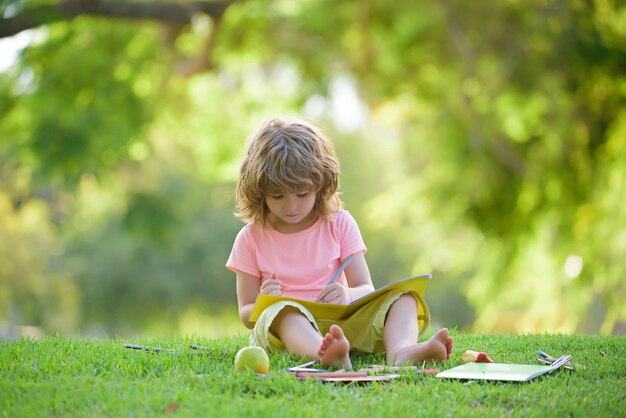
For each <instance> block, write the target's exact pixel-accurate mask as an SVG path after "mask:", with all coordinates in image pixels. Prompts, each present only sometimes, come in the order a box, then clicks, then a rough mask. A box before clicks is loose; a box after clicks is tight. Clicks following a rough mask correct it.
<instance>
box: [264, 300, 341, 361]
mask: <svg viewBox="0 0 626 418" xmlns="http://www.w3.org/2000/svg"><path fill="white" fill-rule="evenodd" d="M271 330H272V332H273V333H275V334H277V335H278V336H279V337H280V339H281V341H282V342H283V343H284V344H285V348H286V349H287V351H288V352H290V353H291V354H295V355H299V356H305V357H309V358H312V359H316V360H319V361H320V363H322V364H323V365H324V366H339V367H344V368H350V367H352V366H351V363H350V357H349V351H350V343H349V342H348V340H347V339H346V337H345V336H344V334H343V331H342V329H341V328H339V327H338V326H337V325H332V326H331V328H330V331H329V332H328V333H327V334H326V336H324V337H323V338H322V336H321V335H320V334H319V333H318V332H317V331H316V330H315V328H314V327H313V325H311V323H310V322H309V320H308V318H307V317H306V316H304V315H303V314H302V312H300V311H299V310H297V309H295V308H291V307H287V308H285V309H283V310H282V311H281V312H280V313H279V314H278V316H277V317H276V319H274V322H273V323H272V326H271Z"/></svg>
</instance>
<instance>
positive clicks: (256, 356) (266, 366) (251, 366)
mask: <svg viewBox="0 0 626 418" xmlns="http://www.w3.org/2000/svg"><path fill="white" fill-rule="evenodd" d="M235 370H237V371H238V372H244V371H253V372H254V373H259V374H267V372H269V371H270V359H269V357H268V356H267V353H266V352H265V350H263V349H262V348H261V347H244V348H242V349H241V350H239V352H238V353H237V355H236V356H235Z"/></svg>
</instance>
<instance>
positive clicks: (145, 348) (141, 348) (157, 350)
mask: <svg viewBox="0 0 626 418" xmlns="http://www.w3.org/2000/svg"><path fill="white" fill-rule="evenodd" d="M124 347H125V348H131V349H133V350H146V351H155V352H156V353H157V354H159V353H161V352H163V351H165V352H167V353H177V352H178V351H176V350H169V349H166V348H161V347H148V346H145V345H139V344H124Z"/></svg>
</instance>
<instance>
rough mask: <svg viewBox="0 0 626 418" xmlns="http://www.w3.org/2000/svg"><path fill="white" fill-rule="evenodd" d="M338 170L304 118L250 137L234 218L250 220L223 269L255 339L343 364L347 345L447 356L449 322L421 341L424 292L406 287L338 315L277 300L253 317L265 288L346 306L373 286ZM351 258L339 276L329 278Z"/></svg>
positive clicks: (395, 355)
mask: <svg viewBox="0 0 626 418" xmlns="http://www.w3.org/2000/svg"><path fill="white" fill-rule="evenodd" d="M339 174H340V170H339V163H338V161H337V158H336V157H335V152H334V149H333V146H332V144H331V142H330V141H329V139H328V138H327V137H326V136H325V135H324V134H323V133H322V132H321V130H320V129H319V128H317V127H316V126H314V125H312V124H309V123H307V122H305V121H302V120H284V119H279V118H274V119H270V120H268V121H267V122H265V123H264V124H262V126H261V127H260V128H259V129H258V130H257V131H256V132H255V133H254V134H253V135H252V136H251V137H250V138H249V140H248V145H247V153H246V156H245V159H244V161H243V163H242V165H241V171H240V176H239V181H238V183H237V189H236V198H237V209H238V212H237V215H238V216H239V217H240V218H241V219H242V220H244V221H245V222H246V223H247V224H246V225H245V226H244V227H243V228H242V229H241V231H240V232H239V234H238V235H237V237H236V239H235V243H234V245H233V248H232V251H231V254H230V257H229V259H228V262H227V264H226V266H227V267H228V268H229V269H231V270H232V271H234V272H235V274H236V279H237V302H238V305H239V316H240V318H241V321H242V322H243V323H244V325H245V326H246V327H248V328H250V329H252V335H251V337H250V340H251V341H250V342H251V344H252V345H258V346H261V347H263V348H264V349H265V350H267V351H270V352H272V351H280V350H287V351H288V352H290V353H292V354H295V355H300V356H305V357H308V358H311V359H314V360H319V361H320V363H321V364H323V365H324V366H336V367H344V368H350V367H351V362H350V352H351V351H353V352H358V353H380V352H385V353H386V359H387V363H388V364H389V365H400V364H403V363H407V362H411V363H414V364H418V365H421V364H422V363H424V362H429V361H444V360H446V359H448V358H449V357H450V353H452V349H453V340H452V338H451V337H450V336H449V334H448V330H447V329H446V328H443V329H441V330H439V331H438V332H437V333H435V334H434V336H433V337H432V338H431V339H430V340H428V341H425V342H420V343H418V342H417V341H418V335H419V334H418V333H419V329H418V303H420V302H419V301H420V300H423V299H422V298H421V295H416V294H415V293H413V292H409V291H402V290H399V291H392V292H388V293H386V294H384V295H382V296H381V297H379V298H376V299H374V300H373V301H371V302H369V303H368V304H367V305H365V306H364V307H362V308H361V309H359V310H358V311H356V312H355V313H354V314H353V315H352V316H350V317H349V318H346V319H345V320H342V321H330V320H327V319H325V318H314V317H313V315H311V313H310V312H309V311H308V310H307V309H306V308H305V307H304V306H302V305H301V304H299V303H297V302H293V301H280V302H277V303H275V304H274V305H271V306H270V307H268V308H266V309H265V310H264V311H263V312H262V314H261V315H260V317H259V319H258V320H257V322H256V323H251V322H250V320H249V318H250V313H251V310H252V307H253V305H254V302H255V299H256V297H257V295H258V294H259V293H263V294H268V295H284V296H288V297H292V298H297V299H304V300H313V301H318V302H322V303H334V304H349V303H350V302H351V301H353V300H355V299H357V298H359V297H361V296H363V295H366V294H368V293H370V292H372V291H374V286H373V285H372V279H371V277H370V272H369V269H368V266H367V263H366V260H365V256H364V254H365V252H366V247H365V244H364V242H363V239H362V237H361V233H360V231H359V227H358V225H357V223H356V222H355V220H354V219H353V217H352V216H351V215H350V213H349V212H347V211H345V210H343V204H342V202H341V200H340V198H339V194H338V186H339ZM348 256H352V260H351V262H350V263H349V264H348V265H347V267H346V268H345V270H344V272H343V273H342V274H341V276H340V278H339V279H338V280H337V281H335V282H334V283H332V284H327V283H328V281H329V278H330V277H332V276H333V273H335V272H336V271H337V270H338V269H339V266H340V265H341V263H342V262H343V261H344V260H345V259H346V258H347V257H348Z"/></svg>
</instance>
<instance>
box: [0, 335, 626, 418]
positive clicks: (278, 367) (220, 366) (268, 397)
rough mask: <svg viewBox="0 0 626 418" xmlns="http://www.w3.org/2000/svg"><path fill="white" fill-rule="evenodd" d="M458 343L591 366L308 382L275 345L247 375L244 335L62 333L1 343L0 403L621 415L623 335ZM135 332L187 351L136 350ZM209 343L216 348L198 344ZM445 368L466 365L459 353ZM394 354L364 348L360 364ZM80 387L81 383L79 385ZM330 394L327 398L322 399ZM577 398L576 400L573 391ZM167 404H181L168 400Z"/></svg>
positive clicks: (202, 410) (512, 359)
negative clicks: (237, 365) (480, 376)
mask: <svg viewBox="0 0 626 418" xmlns="http://www.w3.org/2000/svg"><path fill="white" fill-rule="evenodd" d="M454 336H455V341H456V347H457V351H458V353H460V352H462V351H463V350H465V349H479V350H485V351H487V353H488V354H489V355H490V356H491V357H492V358H494V359H495V360H496V361H498V362H508V363H518V364H532V363H534V362H535V359H536V358H537V354H536V350H537V349H542V350H544V351H546V352H548V353H551V354H553V355H556V354H564V353H568V354H571V355H572V356H573V358H574V361H575V362H576V363H578V364H580V365H581V366H582V367H581V368H580V369H579V370H577V371H575V372H568V371H565V370H559V371H556V372H553V373H552V374H550V375H546V376H542V377H539V378H536V379H534V380H532V381H530V382H528V383H519V384H510V383H494V382H474V383H471V384H470V383H466V382H463V381H454V380H444V379H439V378H436V377H434V376H432V375H423V374H416V373H413V372H401V377H400V378H399V379H397V380H395V381H392V382H384V383H372V384H366V385H359V384H347V385H343V384H324V383H319V382H315V381H298V380H296V379H295V378H294V377H292V376H290V375H289V374H288V373H287V372H286V369H287V368H288V367H292V366H295V365H297V364H301V363H302V362H303V360H302V359H299V358H296V357H292V356H288V355H285V354H271V355H270V362H271V366H270V373H269V374H268V376H267V377H258V376H255V375H253V374H251V373H237V372H236V371H235V369H234V364H233V363H234V358H235V354H236V353H237V351H238V350H239V349H240V348H242V347H243V346H245V345H246V344H247V342H246V338H245V337H243V336H237V337H228V338H221V339H212V340H206V339H204V338H197V337H193V336H188V337H185V338H171V337H169V338H160V339H149V340H146V339H141V340H137V341H120V340H116V339H104V340H68V339H65V338H60V337H52V338H46V339H43V340H40V341H37V340H25V339H22V340H16V341H12V342H3V343H0V362H1V363H2V364H3V367H2V368H1V369H0V390H1V391H2V393H3V394H4V395H6V396H2V397H0V411H2V412H3V414H5V415H8V416H32V417H38V416H50V415H55V416H56V415H64V416H93V415H114V416H119V415H132V416H155V415H161V414H163V413H167V412H173V413H175V414H178V415H184V416H203V415H220V416H268V415H271V416H294V415H295V416H316V417H325V416H336V414H337V411H338V410H340V411H342V415H345V416H355V417H356V416H362V415H363V414H364V413H366V414H367V415H373V416H384V417H386V416H390V417H397V416H441V415H444V416H447V415H461V416H503V415H515V416H517V415H519V416H545V415H550V416H552V415H553V416H568V415H573V416H598V415H602V416H605V415H606V416H619V415H621V414H622V412H623V404H624V400H625V399H624V393H625V390H626V387H625V382H624V379H623V371H624V370H625V369H626V361H625V360H624V359H626V351H625V347H626V346H625V345H624V344H623V337H616V336H613V337H610V336H609V337H600V336H591V337H581V336H561V335H526V336H520V335H517V336H511V335H498V336H496V335H472V334H455V335H454ZM125 342H131V343H138V344H143V345H146V346H150V347H161V348H166V349H174V350H177V352H174V353H172V352H161V353H160V354H155V353H154V352H148V351H139V350H130V349H125V348H123V347H122V344H123V343H125ZM189 344H200V345H202V346H205V347H208V348H209V351H196V350H190V349H188V348H187V347H188V346H189ZM458 353H455V354H454V355H453V357H452V359H451V360H450V361H449V362H447V363H445V364H442V365H439V366H437V367H438V368H439V369H440V370H442V369H447V368H450V367H453V366H456V365H458V364H460V354H458ZM382 361H383V357H382V356H379V355H370V356H364V357H356V358H354V362H353V365H354V366H355V368H360V367H366V366H368V365H370V364H381V362H382ZM77 388H80V390H77ZM321 400H323V401H321ZM573 400H575V402H574V401H573ZM168 408H169V409H170V410H171V411H170V410H168Z"/></svg>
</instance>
